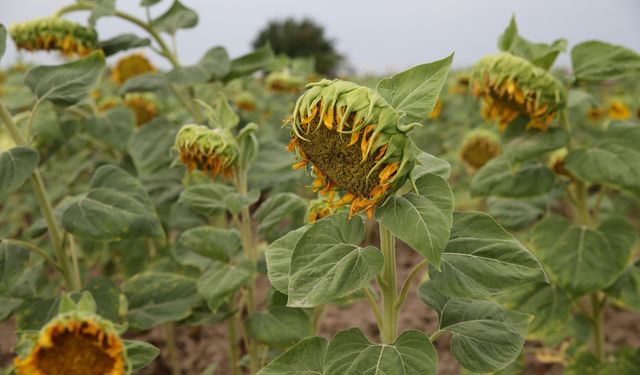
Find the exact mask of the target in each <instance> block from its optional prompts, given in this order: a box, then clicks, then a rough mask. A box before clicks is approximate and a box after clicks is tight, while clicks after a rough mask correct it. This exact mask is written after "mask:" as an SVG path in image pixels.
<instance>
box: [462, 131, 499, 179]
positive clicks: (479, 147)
mask: <svg viewBox="0 0 640 375" xmlns="http://www.w3.org/2000/svg"><path fill="white" fill-rule="evenodd" d="M501 152H502V149H501V147H500V138H499V137H498V136H496V135H495V134H494V133H492V132H490V131H488V130H484V129H476V130H474V131H472V132H470V133H469V134H467V136H466V137H465V139H464V141H463V142H462V148H461V149H460V159H461V160H462V161H463V162H464V163H465V164H466V165H468V166H469V167H470V168H471V169H473V170H478V169H480V168H482V166H484V165H485V164H486V163H487V162H488V161H489V160H491V159H493V158H495V157H496V156H498V155H499V154H500V153H501Z"/></svg>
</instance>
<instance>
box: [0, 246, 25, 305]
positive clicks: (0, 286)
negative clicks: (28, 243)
mask: <svg viewBox="0 0 640 375" xmlns="http://www.w3.org/2000/svg"><path fill="white" fill-rule="evenodd" d="M28 265H29V251H28V250H27V249H23V248H22V247H20V246H15V245H10V244H9V243H7V242H4V241H3V242H0V295H11V294H12V293H11V292H12V291H13V288H14V287H15V284H16V282H17V281H18V279H20V277H21V276H22V274H23V273H24V271H25V269H26V268H27V266H28Z"/></svg>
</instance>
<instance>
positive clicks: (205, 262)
mask: <svg viewBox="0 0 640 375" xmlns="http://www.w3.org/2000/svg"><path fill="white" fill-rule="evenodd" d="M241 248H242V243H241V241H240V234H239V233H238V231H236V230H231V229H223V228H214V227H210V226H201V227H196V228H191V229H189V230H187V231H185V232H183V233H182V234H181V235H180V237H178V240H177V241H176V247H175V252H174V254H175V257H176V260H177V261H178V262H179V263H180V264H184V265H189V266H193V267H197V268H200V269H201V270H204V269H205V268H207V267H209V266H210V265H211V263H212V262H214V261H220V262H224V263H227V262H229V260H231V258H233V257H234V256H235V255H237V254H238V253H239V252H240V250H241Z"/></svg>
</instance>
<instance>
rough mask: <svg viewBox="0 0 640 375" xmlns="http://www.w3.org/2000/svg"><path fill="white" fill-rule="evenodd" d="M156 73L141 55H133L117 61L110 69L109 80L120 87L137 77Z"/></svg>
mask: <svg viewBox="0 0 640 375" xmlns="http://www.w3.org/2000/svg"><path fill="white" fill-rule="evenodd" d="M156 71H157V70H156V67H155V66H153V64H151V62H150V61H149V60H148V59H147V58H146V57H144V55H143V54H141V53H134V54H131V55H128V56H125V57H123V58H121V59H120V60H118V62H117V63H116V65H115V66H114V67H113V68H112V69H111V80H112V81H113V82H115V83H117V84H118V85H121V84H123V83H125V82H126V81H127V80H128V79H131V78H133V77H135V76H137V75H140V74H144V73H155V72H156Z"/></svg>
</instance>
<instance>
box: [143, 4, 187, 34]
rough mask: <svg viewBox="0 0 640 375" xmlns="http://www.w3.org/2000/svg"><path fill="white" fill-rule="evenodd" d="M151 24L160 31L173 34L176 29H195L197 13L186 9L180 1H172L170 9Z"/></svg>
mask: <svg viewBox="0 0 640 375" xmlns="http://www.w3.org/2000/svg"><path fill="white" fill-rule="evenodd" d="M151 24H152V25H153V26H154V27H155V28H156V29H158V30H160V31H164V32H166V33H169V34H175V33H176V31H178V29H190V28H192V27H195V26H196V25H197V24H198V13H196V12H194V11H193V10H192V9H190V8H187V7H186V6H184V5H183V4H182V3H181V2H180V1H178V0H174V1H173V4H172V5H171V8H169V9H168V10H167V11H166V12H165V13H164V14H162V15H161V16H160V17H158V18H156V19H154V20H153V21H152V22H151Z"/></svg>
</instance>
